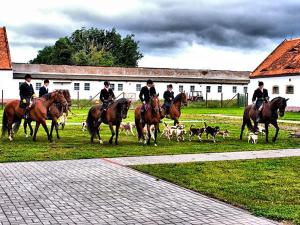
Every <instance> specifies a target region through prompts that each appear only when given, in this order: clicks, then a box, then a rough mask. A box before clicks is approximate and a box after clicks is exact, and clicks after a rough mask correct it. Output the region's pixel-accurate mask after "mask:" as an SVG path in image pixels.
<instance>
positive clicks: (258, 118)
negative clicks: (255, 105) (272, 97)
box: [256, 105, 263, 123]
mask: <svg viewBox="0 0 300 225" xmlns="http://www.w3.org/2000/svg"><path fill="white" fill-rule="evenodd" d="M262 108H263V105H261V106H260V107H259V109H258V111H257V117H256V122H257V123H259V122H260V120H261V118H262Z"/></svg>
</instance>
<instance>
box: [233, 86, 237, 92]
mask: <svg viewBox="0 0 300 225" xmlns="http://www.w3.org/2000/svg"><path fill="white" fill-rule="evenodd" d="M232 93H233V94H236V93H237V86H232Z"/></svg>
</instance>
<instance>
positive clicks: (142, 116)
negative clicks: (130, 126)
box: [140, 104, 145, 123]
mask: <svg viewBox="0 0 300 225" xmlns="http://www.w3.org/2000/svg"><path fill="white" fill-rule="evenodd" d="M144 121H145V105H144V104H143V105H142V107H141V118H140V123H144Z"/></svg>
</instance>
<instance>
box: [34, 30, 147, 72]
mask: <svg viewBox="0 0 300 225" xmlns="http://www.w3.org/2000/svg"><path fill="white" fill-rule="evenodd" d="M142 57H143V55H142V53H140V52H139V46H138V42H137V41H135V40H134V35H133V34H131V35H127V36H126V37H125V38H122V36H121V35H120V34H119V33H117V32H116V30H115V29H112V30H103V29H97V28H90V29H86V28H82V29H79V30H76V31H74V32H73V33H72V34H71V36H70V37H63V38H60V39H58V40H57V41H56V43H55V45H54V46H47V47H45V48H44V49H42V50H40V51H39V52H38V55H37V57H36V58H34V59H33V60H31V61H30V63H44V64H66V65H93V66H128V67H136V66H138V61H139V60H140V59H141V58H142Z"/></svg>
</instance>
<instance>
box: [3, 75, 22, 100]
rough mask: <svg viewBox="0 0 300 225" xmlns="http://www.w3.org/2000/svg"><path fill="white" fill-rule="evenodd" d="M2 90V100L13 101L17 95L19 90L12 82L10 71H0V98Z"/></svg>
mask: <svg viewBox="0 0 300 225" xmlns="http://www.w3.org/2000/svg"><path fill="white" fill-rule="evenodd" d="M2 90H3V94H4V95H3V97H4V99H6V100H7V99H14V98H16V96H18V95H19V88H18V86H17V85H16V82H15V80H13V72H12V70H0V98H1V97H2V96H1V95H2V94H1V93H2Z"/></svg>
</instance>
